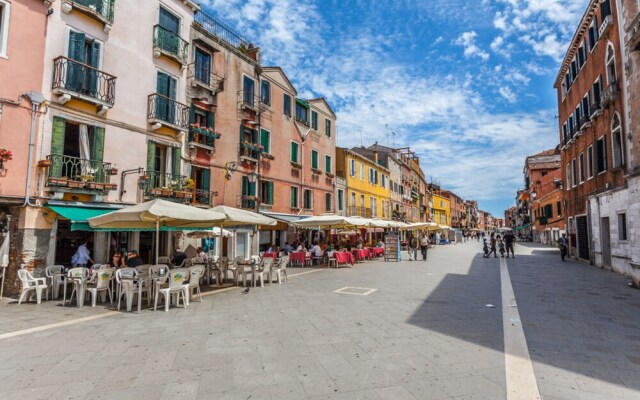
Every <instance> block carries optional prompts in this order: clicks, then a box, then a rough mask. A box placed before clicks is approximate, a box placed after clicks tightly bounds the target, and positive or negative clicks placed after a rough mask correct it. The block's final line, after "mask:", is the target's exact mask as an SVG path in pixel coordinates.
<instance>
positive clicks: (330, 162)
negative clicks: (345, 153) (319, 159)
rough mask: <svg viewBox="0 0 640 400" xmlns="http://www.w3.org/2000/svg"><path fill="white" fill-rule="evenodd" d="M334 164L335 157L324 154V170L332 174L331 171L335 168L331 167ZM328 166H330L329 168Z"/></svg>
mask: <svg viewBox="0 0 640 400" xmlns="http://www.w3.org/2000/svg"><path fill="white" fill-rule="evenodd" d="M332 165H333V159H332V158H331V156H330V155H328V154H325V155H324V172H326V173H329V174H331V173H332V172H331V171H332V170H333V168H331V166H332ZM327 166H328V167H329V168H327Z"/></svg>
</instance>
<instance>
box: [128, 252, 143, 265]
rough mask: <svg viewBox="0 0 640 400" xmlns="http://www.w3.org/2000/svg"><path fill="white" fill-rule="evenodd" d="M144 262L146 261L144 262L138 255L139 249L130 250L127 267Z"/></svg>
mask: <svg viewBox="0 0 640 400" xmlns="http://www.w3.org/2000/svg"><path fill="white" fill-rule="evenodd" d="M142 264H144V263H143V262H142V259H141V258H140V256H139V255H138V251H136V250H129V252H128V253H127V267H129V268H135V267H138V266H140V265H142Z"/></svg>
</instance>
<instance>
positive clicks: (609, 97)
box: [602, 81, 620, 107]
mask: <svg viewBox="0 0 640 400" xmlns="http://www.w3.org/2000/svg"><path fill="white" fill-rule="evenodd" d="M618 96H620V89H619V88H618V82H616V81H611V82H609V86H607V88H606V89H605V90H604V91H603V92H602V107H606V106H607V105H608V104H609V103H612V102H614V101H615V100H616V99H617V98H618Z"/></svg>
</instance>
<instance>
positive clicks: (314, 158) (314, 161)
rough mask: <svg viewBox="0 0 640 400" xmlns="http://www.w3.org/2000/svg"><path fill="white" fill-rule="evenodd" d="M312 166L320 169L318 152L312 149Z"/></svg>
mask: <svg viewBox="0 0 640 400" xmlns="http://www.w3.org/2000/svg"><path fill="white" fill-rule="evenodd" d="M311 168H315V169H318V152H317V151H315V150H313V151H311Z"/></svg>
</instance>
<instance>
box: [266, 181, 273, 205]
mask: <svg viewBox="0 0 640 400" xmlns="http://www.w3.org/2000/svg"><path fill="white" fill-rule="evenodd" d="M267 191H268V192H267V204H273V182H267Z"/></svg>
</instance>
